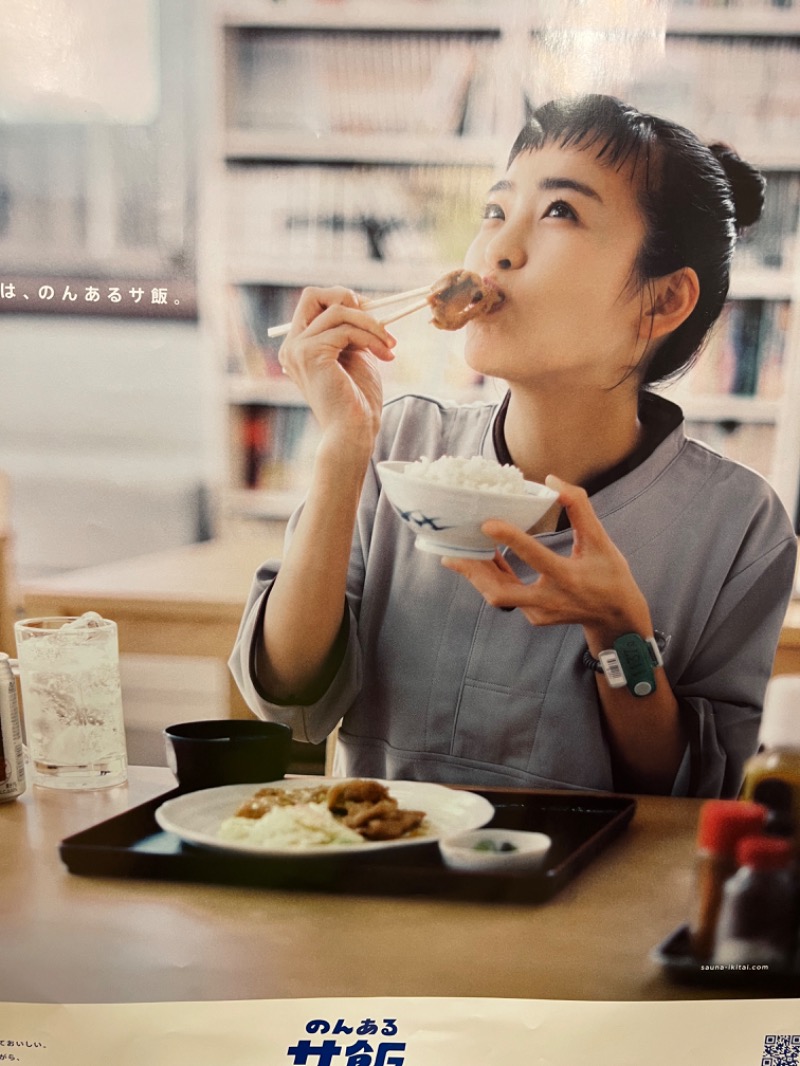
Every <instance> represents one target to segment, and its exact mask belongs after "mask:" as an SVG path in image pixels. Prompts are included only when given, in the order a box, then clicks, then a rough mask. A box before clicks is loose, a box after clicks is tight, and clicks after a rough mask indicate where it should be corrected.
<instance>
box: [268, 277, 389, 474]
mask: <svg viewBox="0 0 800 1066" xmlns="http://www.w3.org/2000/svg"><path fill="white" fill-rule="evenodd" d="M395 343H396V342H395V338H394V337H393V336H392V335H391V333H389V332H388V331H387V330H386V329H385V327H384V326H382V325H381V323H380V322H378V320H377V319H375V318H373V316H372V315H370V314H369V313H368V312H366V311H362V310H361V309H360V307H359V302H358V297H357V296H356V294H355V293H354V292H352V291H351V290H350V289H345V288H341V287H337V288H329V289H317V288H308V289H304V290H303V293H302V295H301V297H300V301H299V303H298V305H297V308H296V310H295V313H294V316H293V318H292V328H291V330H290V331H289V333H288V334H287V337H286V340H285V341H284V343H283V345H282V346H281V349H280V353H279V359H280V363H281V366H282V367H283V370H284V373H285V374H287V375H288V377H289V378H291V380H292V381H293V382H294V383H295V384H296V385H297V386H298V388H299V389H300V391H301V393H302V394H303V397H304V398H305V400H306V402H307V403H308V405H309V407H310V408H311V410H312V412H313V413H314V416H315V418H316V419H317V421H318V423H319V425H320V427H321V429H322V433H323V436H324V437H326V438H327V439H329V440H335V441H336V442H337V443H338V444H340V445H345V444H346V445H347V446H349V447H351V448H358V449H359V450H362V449H363V451H364V453H365V454H371V452H372V446H373V444H374V441H375V436H376V434H377V432H378V427H379V425H380V417H381V406H382V403H383V389H382V386H381V379H380V374H379V372H378V365H377V363H378V361H379V360H380V361H382V362H389V361H390V360H392V359H393V358H394V355H393V353H392V348H393V347H394V345H395Z"/></svg>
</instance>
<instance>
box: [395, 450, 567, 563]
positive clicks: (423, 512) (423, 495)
mask: <svg viewBox="0 0 800 1066" xmlns="http://www.w3.org/2000/svg"><path fill="white" fill-rule="evenodd" d="M407 466H411V464H410V463H403V462H394V461H386V462H382V463H378V476H379V477H380V479H381V484H382V485H383V489H384V491H385V493H386V496H387V497H388V499H389V502H390V503H391V505H392V507H393V508H394V510H395V511H396V512H397V514H398V515H399V516H400V518H401V519H402V521H403V522H404V523H405V524H406V526H407V527H408V528H409V529H410V530H411V532H412V533H413V534H414V537H415V543H416V547H417V548H419V549H420V550H421V551H426V552H431V553H433V554H434V555H451V556H455V557H461V558H466V559H491V558H492V557H493V556H494V552H495V544H494V541H493V540H491V539H490V538H489V537H487V536H484V534H483V533H482V532H481V526H482V524H483V523H484V522H485V521H486V520H487V519H489V518H502V519H504V520H505V521H506V522H511V523H512V524H513V525H515V526H519V527H520V528H521V529H530V528H531V526H533V525H534V524H535V523H536V522H538V521H539V519H540V518H541V517H542V515H544V514H545V513H546V512H547V511H549V510H550V508H551V507H552V506H553V504H554V503H555V501H556V500H557V499H558V493H557V492H555V491H554V490H553V489H551V488H548V487H547V486H546V485H540V484H538V483H537V482H535V481H526V482H525V492H524V493H507V492H505V493H504V492H490V491H486V490H484V489H470V488H464V487H463V486H452V485H443V484H441V482H437V481H427V480H425V479H424V478H420V477H416V476H414V475H413V474H407V473H406V472H405V471H406V467H407Z"/></svg>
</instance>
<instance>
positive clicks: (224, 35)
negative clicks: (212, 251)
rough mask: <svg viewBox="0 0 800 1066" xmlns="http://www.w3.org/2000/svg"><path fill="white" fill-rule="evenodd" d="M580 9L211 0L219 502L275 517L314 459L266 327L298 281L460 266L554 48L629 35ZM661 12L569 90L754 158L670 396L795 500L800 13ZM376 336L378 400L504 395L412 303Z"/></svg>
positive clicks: (799, 442) (754, 9) (696, 7)
mask: <svg viewBox="0 0 800 1066" xmlns="http://www.w3.org/2000/svg"><path fill="white" fill-rule="evenodd" d="M582 6H583V7H585V5H577V6H576V5H575V4H570V3H569V2H566V3H565V4H564V5H563V11H564V12H565V13H566V15H565V21H564V25H563V26H561V25H560V24H559V22H558V19H557V18H556V17H555V16H554V15H553V13H552V12H553V9H552V8H551V7H548V5H539V4H535V3H529V2H524V0H507V2H506V3H504V4H502V5H483V4H479V3H477V2H476V0H393V2H391V3H388V2H383V0H380V2H378V0H370V2H367V0H338V2H336V3H332V2H330V0H283V2H282V3H266V2H264V0H228V2H219V3H218V4H217V5H216V7H215V25H214V29H213V32H214V36H215V42H216V51H217V56H218V68H217V71H218V85H219V91H218V93H217V96H218V107H217V111H218V115H219V123H218V131H217V132H218V136H217V159H216V171H215V178H216V180H215V191H216V192H217V193H218V195H216V196H215V202H216V203H217V204H218V207H219V212H218V214H219V217H220V231H221V232H220V246H221V248H222V249H223V251H222V255H221V256H219V257H218V258H219V276H218V278H217V285H216V289H217V291H218V294H219V300H218V301H217V303H218V306H219V307H221V308H223V311H222V313H221V315H220V322H221V332H222V335H223V336H224V341H223V343H224V347H225V359H224V365H225V371H226V373H225V380H224V393H225V404H226V409H227V412H228V420H227V421H228V430H229V432H228V444H229V447H228V453H229V454H228V459H229V464H228V478H227V481H228V485H229V488H230V491H229V492H228V493H227V496H226V499H225V507H226V509H227V511H228V512H229V513H231V514H235V515H239V516H242V515H245V516H250V517H259V516H260V517H266V518H281V517H286V515H287V514H288V512H289V511H290V510H291V508H292V507H293V505H294V504H295V503H296V502H297V500H298V499H299V498H300V496H301V495H302V492H303V489H304V487H305V479H306V477H307V474H308V470H309V464H310V460H311V456H312V455H313V448H314V443H315V435H314V427H313V424H312V422H311V420H310V419H309V418H308V415H307V412H306V410H305V407H304V405H303V403H302V401H301V398H300V397H299V395H298V394H297V393H296V391H295V390H294V389H293V387H292V386H291V384H290V383H287V382H286V380H285V379H282V378H281V376H280V374H279V368H278V366H277V351H278V346H279V344H280V342H279V341H270V340H268V338H267V337H266V329H267V327H268V326H269V325H272V324H274V323H277V322H282V321H286V320H288V319H289V318H290V317H291V313H292V310H293V308H294V305H295V302H296V300H297V298H298V295H299V292H300V289H301V288H302V287H303V286H304V285H308V284H321V285H324V284H344V285H348V286H350V287H352V288H354V289H357V290H358V291H360V292H363V293H365V294H368V295H382V294H385V293H389V292H395V291H399V290H402V289H407V288H412V287H414V286H417V285H419V284H420V280H421V279H425V278H430V279H431V280H433V279H434V278H436V277H437V276H439V275H440V274H441V273H443V272H444V271H446V270H449V269H452V268H453V267H455V266H458V265H459V264H460V262H461V259H462V256H463V252H464V250H465V248H466V246H467V244H468V243H469V240H470V239H471V236H472V234H473V232H474V228H475V225H476V219H477V215H478V209H479V207H480V203H481V198H482V195H483V193H484V191H485V189H486V188H487V186H488V185H489V184H490V183H491V180H492V178H493V176H494V175H495V174H496V172H497V171H498V169H501V168H502V166H503V164H504V160H505V156H506V153H507V150H508V147H509V146H510V144H511V142H512V140H513V138H514V136H515V135H516V133H517V131H518V129H519V127H520V126H521V125H522V122H523V120H524V116H525V111H526V107H529V106H530V104H531V102H536V103H538V102H540V101H541V100H543V99H546V98H549V97H550V96H553V95H558V94H560V93H562V92H563V91H564V87H563V84H560V83H559V78H562V79H563V78H564V76H565V75H564V56H566V57H567V59H566V61H567V63H568V62H569V56H570V54H571V53H570V48H571V47H573V45H574V49H575V54H576V55H577V54H578V52H579V51H580V49H581V48H582V47H583V48H585V46H586V43H587V39H586V34H588V33H595V34H597V33H599V34H601V35H602V34H605V38H606V39H607V38H608V36H609V34H610V33H611V32H612V31H613V32H614V33H617V34H618V35H622V36H623V37H624V35H625V34H626V33H627V35H628V37H631V31H630V26H627V27H625V26H621V25H617V26H616V27H613V26H612V27H611V30H609V28H608V27H605V28H603V27H600V28H599V29H598V28H597V27H593V26H591V25H589V24H587V23H580V22H579V23H575V17H576V16H575V11H573V10H572V9H573V8H575V9H576V10H577V7H582ZM624 6H625V5H611V6H610V7H609V6H608V5H606V7H607V8H608V10H611V8H612V7H613V8H614V10H615V11H616V10H618V9H620V8H623V7H624ZM650 6H651V7H652V6H653V5H650ZM657 6H658V5H656V7H657ZM639 8H641V5H639ZM569 12H572V14H571V16H569ZM648 17H650V18H651V16H648ZM665 17H666V23H665V24H662V25H661V26H660V27H659V26H658V25H657V24H655V23H653V22H652V18H651V21H650V22H648V24H647V26H645V27H644V28H641V27H640V28H638V29H636V33H635V34H634V35H633V37H634V38H635V36H636V34H639V37H641V38H644V37H646V38H647V40H646V42H645V43H646V48H644V49H642V48H639V45H638V44H634V47H636V48H639V51H640V52H641V53H642V54H647V55H650V52H648V51H647V50H648V49H651V50H652V48H653V47H654V42H656V44H657V45H658V47H659V48H661V51H660V52H659V59H658V61H657V62H655V61H652V58H651V61H648V62H643V61H642V59H641V56H640V57H639V63H638V67H639V69H638V70H636V71H634V72H633V74H632V73H631V70H630V69H629V70H628V71H627V72H624V71H623V72H622V73H620V72H619V71H615V69H613V65H612V68H611V69H609V70H605V71H604V73H603V74H602V76H600V75H598V73H597V71H595V72H594V74H593V78H594V81H592V80H591V78H590V80H589V81H588V82H587V81H586V79H585V70H584V71H583V74H582V76H583V77H584V81H583V82H581V83H580V84H577V80H576V79H575V78H573V79H572V80H570V81H569V84H570V85H572V84H573V83H574V84H576V86H577V89H578V90H579V91H601V92H611V93H615V94H617V95H620V96H623V97H624V98H626V99H630V100H631V101H632V102H633V103H635V104H637V105H638V106H641V107H642V108H643V109H646V110H653V111H656V112H657V113H661V114H665V115H668V116H669V117H673V118H675V119H677V120H678V121H681V122H684V123H685V124H686V125H688V126H690V127H691V128H693V129H695V130H697V132H698V133H699V134H700V135H701V136H703V137H705V138H706V139H708V140H711V139H721V140H728V141H729V142H730V143H731V144H733V145H734V146H735V147H736V149H737V150H738V151H739V152H740V154H742V156H743V157H744V158H747V159H749V160H750V161H752V162H754V163H756V164H757V165H759V166H760V167H762V169H763V170H764V171H765V173H766V175H767V178H768V189H767V204H766V209H765V214H764V218H763V220H762V223H761V225H760V226H759V227H757V229H756V230H754V232H753V235H752V236H748V238H747V239H746V240H745V241H743V243H742V244H741V246H740V249H739V251H738V253H737V266H736V270H735V273H734V276H733V279H732V286H731V293H730V300H729V306H728V308H727V309H726V312H725V315H724V317H723V320H722V321H721V322H720V325H719V328H718V329H717V330H716V331H715V334H714V336H713V338H712V340H711V342H710V343H709V345H708V349H707V351H706V352H705V353H704V356H703V358H702V359H701V360H700V362H699V363H698V366H697V367H696V368H695V370H693V371H692V373H691V374H690V375H689V376H688V377H687V378H685V379H684V380H683V381H682V382H680V383H678V384H676V385H674V386H671V387H670V388H669V389H668V390H667V391H666V394H667V395H669V396H672V397H673V398H675V399H676V400H677V401H678V402H680V403H681V404H682V406H683V407H684V410H685V412H686V416H687V421H688V423H689V427H690V431H691V432H693V433H695V435H697V436H700V437H701V438H702V439H705V440H706V441H707V442H708V443H709V444H711V445H712V446H713V447H716V448H718V449H719V450H721V451H723V452H725V453H726V454H730V455H731V456H733V457H735V458H737V459H740V460H741V461H743V462H746V463H747V464H748V465H751V466H753V467H755V468H756V469H758V470H759V471H761V472H762V473H764V474H765V476H767V477H768V478H769V479H770V480H771V481H772V483H773V484H774V485H775V487H776V489H777V491H778V492H779V494H780V495H781V497H782V499H783V500H784V502H785V504H786V506H787V508H788V509H789V511H790V513H792V514H795V513H796V510H797V499H798V483H799V482H800V419H798V418H797V417H796V413H795V412H796V409H797V406H798V400H800V314H798V311H797V308H798V297H799V296H800V289H799V288H798V287H799V286H800V256H799V255H798V252H797V249H796V243H797V233H798V209H799V207H800V149H798V148H796V146H797V145H798V144H800V112H797V109H796V108H795V106H794V104H793V103H792V101H793V100H796V99H798V98H800V7H795V6H794V5H793V3H792V2H791V0H789V2H786V0H784V2H783V3H781V2H780V0H776V2H774V3H771V2H768V0H760V2H759V0H755V2H746V0H738V2H737V0H733V2H732V3H730V4H729V5H727V6H726V7H725V8H721V7H720V6H718V5H711V4H708V5H707V4H705V3H700V2H698V3H680V2H677V3H674V4H673V5H672V6H671V7H670V8H669V9H668V10H667V11H666V13H665ZM587 25H589V28H588V29H587V28H586V26H587ZM576 26H577V29H576ZM565 27H566V28H565ZM570 27H571V29H570ZM565 33H567V34H568V33H572V34H573V38H574V39H567V38H565V37H564V34H565ZM559 34H560V35H561V36H560V37H559ZM581 34H583V38H581ZM578 38H581V39H578ZM556 39H560V40H561V44H560V45H558V48H559V49H560V50H561V51H560V53H559V54H560V55H561V60H562V62H561V67H560V68H559V69H556V67H557V64H555V63H554V62H550V60H551V59H552V54H551V53H552V51H553V49H555V48H556V45H555V44H554V41H555V40H556ZM564 40H567V44H566V45H564ZM570 42H571V43H570ZM576 42H577V43H576ZM548 50H550V52H548ZM576 62H577V60H576ZM596 66H597V64H596ZM575 69H576V70H577V67H576V68H575ZM569 73H570V71H569V69H567V74H569ZM615 79H616V80H615ZM415 319H416V320H415ZM393 328H396V332H397V334H398V337H399V340H400V346H399V350H401V351H402V352H403V353H404V356H403V358H402V359H398V360H396V361H395V363H394V364H392V367H391V368H387V374H386V393H387V395H393V394H395V393H396V392H399V391H405V390H407V389H418V390H420V389H421V390H425V391H429V392H433V393H435V394H441V395H446V396H448V397H452V398H456V399H462V398H474V397H477V396H481V395H486V396H490V397H493V396H495V395H499V393H500V392H501V386H500V385H499V383H495V382H486V381H481V380H476V379H475V378H474V377H472V376H471V372H470V371H469V370H468V368H466V367H465V366H464V364H463V362H462V361H461V359H460V338H459V336H458V335H457V334H453V335H449V334H448V335H445V334H442V333H440V332H439V331H436V330H431V329H430V327H429V326H428V325H427V323H426V322H425V317H424V316H423V315H420V316H412V317H411V318H410V319H407V320H403V321H401V322H398V323H396V326H395V327H393ZM408 353H411V355H410V356H409V354H408ZM398 364H401V365H398Z"/></svg>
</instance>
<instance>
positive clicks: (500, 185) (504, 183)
mask: <svg viewBox="0 0 800 1066" xmlns="http://www.w3.org/2000/svg"><path fill="white" fill-rule="evenodd" d="M513 188H514V182H513V181H509V180H508V179H507V178H501V179H500V181H496V182H495V183H494V185H493V186H492V187H491V189H489V192H488V193H487V195H488V196H491V194H492V193H493V192H509V191H510V190H512V189H513Z"/></svg>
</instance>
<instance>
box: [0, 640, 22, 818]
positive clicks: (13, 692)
mask: <svg viewBox="0 0 800 1066" xmlns="http://www.w3.org/2000/svg"><path fill="white" fill-rule="evenodd" d="M24 791H25V757H24V754H23V751H22V725H21V723H20V717H19V703H18V702H17V684H16V681H15V680H14V671H13V670H12V669H11V660H10V659H9V657H8V655H6V654H5V653H4V652H0V803H3V802H5V801H6V800H13V799H16V798H17V796H21V795H22V793H23V792H24Z"/></svg>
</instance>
